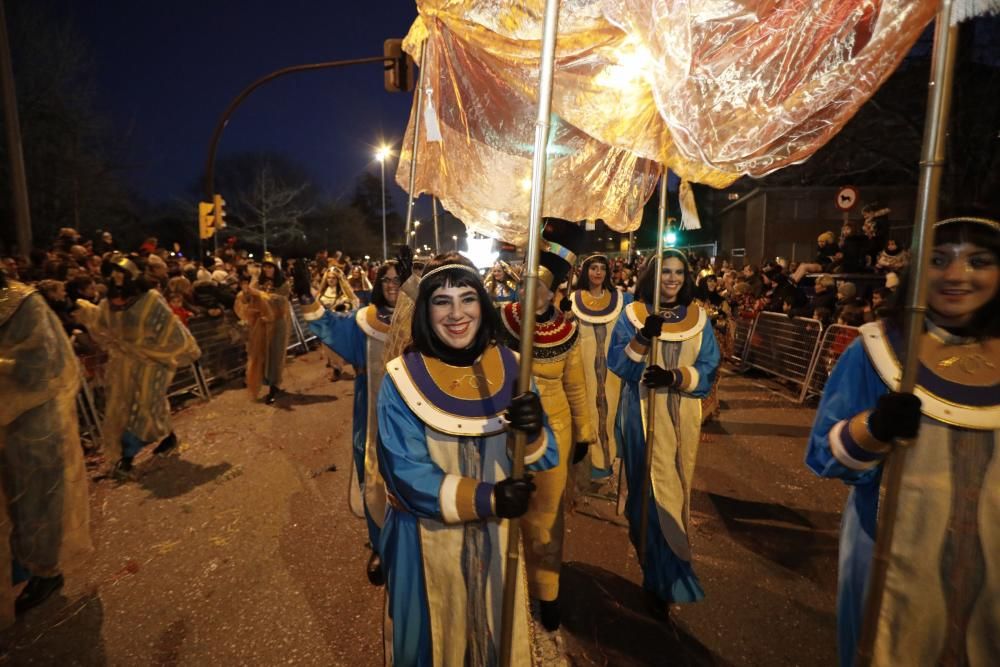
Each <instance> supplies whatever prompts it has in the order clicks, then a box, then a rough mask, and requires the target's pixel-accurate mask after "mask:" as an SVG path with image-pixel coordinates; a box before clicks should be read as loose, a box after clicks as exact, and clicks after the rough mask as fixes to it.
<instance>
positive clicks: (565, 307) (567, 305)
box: [559, 296, 573, 313]
mask: <svg viewBox="0 0 1000 667" xmlns="http://www.w3.org/2000/svg"><path fill="white" fill-rule="evenodd" d="M559 310H561V311H563V312H564V313H568V312H569V311H571V310H573V302H572V301H570V300H569V298H568V297H565V296H564V297H563V298H562V301H560V302H559Z"/></svg>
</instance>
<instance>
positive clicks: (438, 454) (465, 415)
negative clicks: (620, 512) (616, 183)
mask: <svg viewBox="0 0 1000 667" xmlns="http://www.w3.org/2000/svg"><path fill="white" fill-rule="evenodd" d="M498 328H499V323H498V322H497V320H496V314H495V311H494V310H493V307H492V304H491V303H490V299H489V296H488V295H487V294H486V290H485V289H484V288H483V283H482V280H481V279H480V277H479V272H478V271H477V270H476V269H475V267H474V266H473V265H472V263H471V262H470V261H468V260H467V259H465V258H464V257H462V256H460V255H458V254H457V253H447V254H445V255H440V256H438V257H437V258H435V259H434V260H433V261H431V262H430V263H428V264H427V266H426V267H425V269H424V272H423V275H422V276H421V279H420V285H419V290H418V293H417V299H416V303H415V306H414V313H413V324H412V342H411V344H410V346H409V347H408V348H407V349H406V351H405V352H404V353H403V354H402V355H401V356H399V357H396V358H395V359H393V360H391V361H390V362H389V363H388V364H387V366H386V376H385V379H384V380H383V382H382V388H381V390H380V392H379V397H378V409H377V412H378V429H379V441H378V461H379V468H380V470H381V472H382V477H383V479H384V480H385V485H386V492H387V493H386V495H387V499H388V503H389V506H388V508H387V511H386V516H385V524H384V526H383V528H382V533H381V544H380V551H381V554H382V560H383V565H384V567H385V571H386V586H387V589H388V590H387V593H388V599H387V603H386V614H387V619H386V622H387V653H388V655H387V663H390V664H396V665H406V666H413V665H418V666H425V665H426V666H430V665H441V666H448V667H451V666H454V667H462V666H464V665H475V666H485V665H495V664H498V656H499V654H500V650H501V646H500V639H501V611H502V606H503V596H501V595H500V591H501V590H502V588H503V582H504V574H505V562H506V561H505V559H504V554H505V553H506V551H507V534H508V533H507V531H508V525H509V522H508V521H502V519H507V518H514V517H519V516H521V515H523V514H524V513H525V512H526V511H527V509H528V504H529V501H530V499H531V495H532V492H533V491H534V489H535V486H534V484H533V483H532V481H531V479H530V478H523V479H512V478H511V477H510V476H509V475H510V471H511V469H512V462H511V460H510V456H509V453H510V449H509V448H508V445H509V442H508V440H509V439H510V438H509V436H510V434H511V430H512V429H516V430H518V431H520V432H522V433H524V434H525V437H526V439H527V441H528V446H527V447H526V448H525V455H524V458H523V460H524V463H525V464H526V465H527V466H528V468H529V469H531V470H534V471H540V470H547V469H550V468H552V467H554V466H556V465H558V463H559V451H558V449H557V448H556V442H555V438H554V437H553V435H552V430H551V429H550V428H549V426H548V424H547V422H546V420H545V416H544V413H543V412H542V407H541V402H540V400H539V398H538V395H537V393H535V392H534V391H528V392H525V393H523V394H520V395H517V396H515V395H514V393H515V389H514V388H515V383H516V380H517V377H518V359H517V355H516V354H515V353H514V352H512V351H511V350H509V349H507V348H505V347H501V346H498V345H497V344H496V336H497V333H498ZM516 581H517V590H516V602H517V603H516V605H515V607H514V611H515V613H514V618H513V624H512V629H513V645H512V647H511V649H512V654H511V655H512V662H511V664H513V665H530V664H532V658H531V655H532V646H531V639H530V637H531V635H530V628H529V619H528V614H527V609H528V599H527V593H528V591H527V585H526V580H525V578H524V576H523V574H522V575H520V576H518V577H517V579H516Z"/></svg>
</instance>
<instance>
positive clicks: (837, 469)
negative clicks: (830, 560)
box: [806, 217, 1000, 667]
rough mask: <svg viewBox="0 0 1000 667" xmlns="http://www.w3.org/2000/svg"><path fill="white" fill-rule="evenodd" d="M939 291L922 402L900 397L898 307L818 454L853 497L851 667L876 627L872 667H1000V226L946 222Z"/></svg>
mask: <svg viewBox="0 0 1000 667" xmlns="http://www.w3.org/2000/svg"><path fill="white" fill-rule="evenodd" d="M908 280H909V278H904V282H908ZM927 281H928V282H927V314H926V321H925V326H924V330H923V336H922V339H921V341H920V346H919V355H918V358H919V365H918V369H917V384H916V387H915V389H914V391H913V392H912V393H903V392H897V390H898V388H899V382H900V377H901V373H902V371H901V363H900V359H902V358H903V356H904V355H903V340H904V337H903V332H902V329H903V323H902V319H903V314H902V309H901V308H899V307H897V308H895V309H894V310H893V311H892V313H891V314H890V315H889V316H888V317H886V318H885V319H883V320H880V321H878V322H872V323H870V324H865V325H864V326H862V327H861V332H860V336H859V337H858V339H857V340H855V342H854V343H852V344H851V345H850V346H849V347H848V348H847V350H846V351H845V352H844V353H843V355H842V356H841V357H840V359H839V360H838V362H837V365H836V366H835V367H834V369H833V372H832V373H831V374H830V378H829V380H828V381H827V383H826V388H825V390H824V392H823V398H822V400H821V401H820V405H819V409H818V410H817V413H816V420H815V423H814V424H813V429H812V434H811V436H810V438H809V446H808V449H807V451H806V465H807V466H808V467H809V468H810V469H811V470H812V471H813V472H815V473H816V474H817V475H820V476H822V477H836V478H839V479H841V480H843V481H844V482H845V483H846V484H848V485H849V486H850V487H851V493H850V495H849V496H848V500H847V506H846V507H845V509H844V513H843V520H842V524H841V539H840V571H839V589H838V596H837V616H838V645H839V646H838V649H839V653H840V664H841V665H844V666H845V667H846V666H848V665H853V664H856V663H855V659H856V653H857V647H858V644H859V637H860V636H861V632H862V627H863V623H866V622H872V623H875V624H876V625H875V627H874V639H875V641H874V646H873V651H872V655H871V656H870V663H871V664H874V665H937V664H963V665H997V664H1000V643H998V642H997V637H1000V605H998V603H997V600H1000V530H998V526H1000V344H998V341H997V338H998V336H1000V289H998V287H1000V223H997V222H996V221H993V220H989V219H986V218H974V217H961V218H951V219H948V220H944V221H941V222H938V223H937V224H936V225H935V228H934V241H933V254H932V255H931V261H930V265H929V266H928V268H927ZM898 293H899V294H900V295H905V294H906V293H907V289H906V286H905V285H904V286H902V289H900V290H899V292H898ZM902 444H905V445H907V449H906V456H905V458H904V459H903V471H902V476H901V477H900V482H899V485H898V489H897V490H898V494H899V500H898V510H897V511H896V514H895V517H894V522H893V523H894V526H893V540H892V542H891V548H890V550H889V554H888V562H887V571H886V579H885V581H886V584H885V590H884V593H883V597H882V604H881V608H880V612H879V614H878V618H877V619H867V620H866V619H864V615H863V609H864V603H865V597H866V591H867V590H868V584H869V577H870V573H871V570H872V567H873V548H874V544H875V534H876V527H877V525H878V523H879V522H880V521H881V520H882V519H883V517H882V516H881V515H880V513H879V509H880V508H879V501H880V498H879V487H880V484H881V480H882V476H883V468H884V459H885V457H886V456H887V455H888V454H889V453H890V452H891V451H892V450H893V448H894V447H898V446H900V445H902ZM867 661H868V659H866V660H865V662H867Z"/></svg>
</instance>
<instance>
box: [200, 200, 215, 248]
mask: <svg viewBox="0 0 1000 667" xmlns="http://www.w3.org/2000/svg"><path fill="white" fill-rule="evenodd" d="M214 210H215V204H210V203H208V202H206V201H200V202H198V233H199V234H200V235H201V238H203V239H210V238H212V235H213V234H214V233H215V215H214Z"/></svg>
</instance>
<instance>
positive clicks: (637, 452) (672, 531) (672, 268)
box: [608, 249, 720, 616]
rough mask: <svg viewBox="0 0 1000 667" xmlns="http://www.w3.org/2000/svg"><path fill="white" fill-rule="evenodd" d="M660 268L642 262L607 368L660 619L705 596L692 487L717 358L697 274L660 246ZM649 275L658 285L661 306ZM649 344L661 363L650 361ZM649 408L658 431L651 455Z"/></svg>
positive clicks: (653, 606)
mask: <svg viewBox="0 0 1000 667" xmlns="http://www.w3.org/2000/svg"><path fill="white" fill-rule="evenodd" d="M656 264H657V263H656V262H655V261H651V262H649V263H648V264H647V268H646V270H645V271H644V272H643V274H642V276H640V278H639V282H638V283H637V284H636V291H635V293H636V301H635V302H633V303H631V304H629V305H628V306H627V307H626V308H625V309H624V310H623V312H622V314H621V316H619V318H618V322H617V323H616V324H615V328H614V330H613V331H612V333H611V345H610V347H609V349H608V368H609V369H610V370H611V372H612V373H614V374H615V375H617V376H618V377H620V378H621V379H622V390H621V398H620V399H619V401H618V413H617V416H616V417H615V431H616V433H617V437H618V442H619V443H621V444H622V461H623V463H624V465H625V476H626V480H627V482H628V488H629V491H630V492H629V496H628V501H627V502H626V504H625V514H626V516H627V518H628V521H629V537H630V539H631V541H632V544H633V545H634V546H635V548H636V551H637V552H638V553H639V555H640V563H641V565H642V571H643V578H642V587H643V592H644V594H645V597H646V601H647V605H648V606H649V607H650V611H651V612H652V613H654V614H655V615H657V616H665V614H666V611H667V606H668V605H670V604H673V603H687V602H697V601H699V600H701V599H702V598H703V597H704V592H703V591H702V588H701V584H700V583H699V582H698V578H697V576H695V573H694V569H693V567H692V565H691V545H690V539H689V535H690V523H691V483H692V480H693V477H694V466H695V459H696V458H697V454H698V444H699V441H700V439H701V399H702V398H704V397H705V396H706V395H707V394H708V392H709V390H710V389H711V387H712V383H713V381H714V379H715V374H716V371H717V370H718V367H719V363H720V354H719V346H718V344H717V343H716V341H715V335H714V334H713V333H712V327H711V325H710V324H709V322H708V316H707V314H706V313H705V311H704V310H703V309H702V308H701V307H700V306H698V304H697V303H695V302H694V301H693V292H694V280H693V276H692V273H691V267H690V265H689V264H688V261H687V258H686V257H685V255H684V253H683V252H681V251H679V250H675V249H669V250H667V251H665V252H664V253H663V261H662V269H661V273H660V275H659V276H657V275H656ZM655 280H659V282H660V289H659V292H660V304H659V306H660V307H659V309H655V306H654V296H653V295H654V292H655V291H656V290H655V289H654V281H655ZM651 310H652V312H651ZM652 345H656V346H657V350H656V351H657V355H658V359H659V362H658V363H657V364H656V365H650V366H647V359H646V355H647V353H648V352H649V351H650V347H651V346H652ZM650 394H652V400H651V401H650V400H649V396H650ZM650 405H651V406H652V410H653V412H652V419H653V420H654V422H655V426H656V428H655V431H654V440H653V442H652V447H651V451H650V455H651V456H650V457H649V458H648V459H647V456H646V448H647V446H649V443H647V442H646V432H647V420H648V419H649V418H650V416H649V407H648V406H650ZM647 460H648V461H650V464H649V465H648V467H647ZM647 477H648V480H649V488H650V489H651V491H652V492H651V493H650V494H649V496H648V498H647V499H645V502H646V503H647V504H648V505H647V509H646V510H645V511H643V508H642V504H643V498H642V495H643V494H642V493H641V492H640V491H639V490H640V489H642V488H646V485H645V484H644V482H643V480H644V479H646V478H647ZM643 517H646V525H645V526H643V525H642V524H643V521H642V519H643ZM643 535H645V547H643V546H642V536H643Z"/></svg>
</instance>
